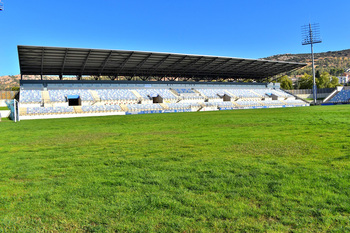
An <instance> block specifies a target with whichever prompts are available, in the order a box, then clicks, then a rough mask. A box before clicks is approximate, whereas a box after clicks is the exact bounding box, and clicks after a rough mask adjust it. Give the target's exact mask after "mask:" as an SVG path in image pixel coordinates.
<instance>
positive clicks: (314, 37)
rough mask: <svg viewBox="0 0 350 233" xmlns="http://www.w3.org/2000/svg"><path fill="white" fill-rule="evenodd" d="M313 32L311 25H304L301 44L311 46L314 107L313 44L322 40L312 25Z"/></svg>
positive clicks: (315, 89)
mask: <svg viewBox="0 0 350 233" xmlns="http://www.w3.org/2000/svg"><path fill="white" fill-rule="evenodd" d="M313 27H314V30H312V25H311V23H309V25H305V26H304V27H303V34H304V35H303V36H304V38H303V42H302V45H308V44H309V45H311V60H312V78H313V81H312V84H313V87H312V93H313V99H314V105H316V99H317V86H316V74H315V58H314V46H313V44H315V43H321V42H322V40H321V39H320V38H319V31H318V24H313Z"/></svg>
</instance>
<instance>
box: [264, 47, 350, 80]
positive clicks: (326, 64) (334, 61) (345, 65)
mask: <svg viewBox="0 0 350 233" xmlns="http://www.w3.org/2000/svg"><path fill="white" fill-rule="evenodd" d="M314 55H315V66H316V69H318V70H320V72H323V71H327V72H328V73H330V74H331V75H335V76H339V75H342V73H344V71H345V70H347V69H349V68H350V49H347V50H341V51H328V52H322V53H315V54H314ZM262 59H263V60H276V61H289V62H301V63H307V64H308V66H307V67H305V68H303V69H299V70H297V71H293V72H291V73H289V74H290V75H298V74H303V73H305V72H306V73H309V74H311V63H312V61H311V55H310V53H301V54H289V53H287V54H278V55H274V56H270V57H266V58H262Z"/></svg>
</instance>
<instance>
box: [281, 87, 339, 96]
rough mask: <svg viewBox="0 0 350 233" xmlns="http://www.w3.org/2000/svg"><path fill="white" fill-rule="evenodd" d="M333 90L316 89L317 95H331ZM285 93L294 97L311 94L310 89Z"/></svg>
mask: <svg viewBox="0 0 350 233" xmlns="http://www.w3.org/2000/svg"><path fill="white" fill-rule="evenodd" d="M334 90H335V88H320V89H317V93H319V94H326V93H332V92H333V91H334ZM287 91H288V92H290V93H292V94H294V95H306V94H312V89H298V90H287Z"/></svg>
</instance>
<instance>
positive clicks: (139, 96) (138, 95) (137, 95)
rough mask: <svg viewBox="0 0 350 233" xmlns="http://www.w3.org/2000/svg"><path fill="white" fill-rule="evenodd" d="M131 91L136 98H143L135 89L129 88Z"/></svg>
mask: <svg viewBox="0 0 350 233" xmlns="http://www.w3.org/2000/svg"><path fill="white" fill-rule="evenodd" d="M130 91H131V93H133V94H134V95H135V96H136V97H137V98H140V99H143V97H142V96H141V95H140V94H139V93H138V92H137V91H136V90H130Z"/></svg>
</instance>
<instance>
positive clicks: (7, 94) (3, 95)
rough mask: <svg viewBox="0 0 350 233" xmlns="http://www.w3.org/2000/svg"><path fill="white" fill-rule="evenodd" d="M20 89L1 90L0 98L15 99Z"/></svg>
mask: <svg viewBox="0 0 350 233" xmlns="http://www.w3.org/2000/svg"><path fill="white" fill-rule="evenodd" d="M17 93H18V91H0V99H2V100H10V99H14V98H15V96H16V95H17Z"/></svg>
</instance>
